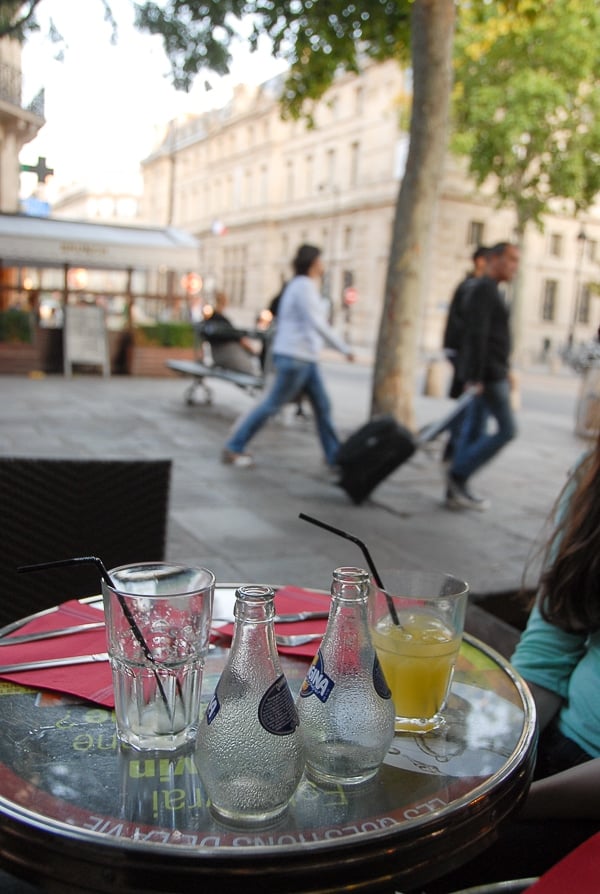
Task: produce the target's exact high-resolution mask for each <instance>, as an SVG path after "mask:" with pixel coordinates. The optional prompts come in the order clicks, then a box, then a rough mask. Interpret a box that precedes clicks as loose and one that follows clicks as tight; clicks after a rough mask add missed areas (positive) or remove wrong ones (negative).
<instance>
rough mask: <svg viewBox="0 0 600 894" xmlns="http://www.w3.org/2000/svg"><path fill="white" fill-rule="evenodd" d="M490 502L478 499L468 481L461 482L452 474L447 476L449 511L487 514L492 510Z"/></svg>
mask: <svg viewBox="0 0 600 894" xmlns="http://www.w3.org/2000/svg"><path fill="white" fill-rule="evenodd" d="M490 505H491V504H490V501H489V500H484V499H483V497H478V496H477V495H476V494H474V493H473V491H471V490H469V488H468V487H467V483H466V481H460V480H459V479H458V478H455V477H454V475H452V474H451V473H450V472H449V473H448V475H447V476H446V507H447V508H448V509H476V510H477V511H478V512H485V510H486V509H489V508H490Z"/></svg>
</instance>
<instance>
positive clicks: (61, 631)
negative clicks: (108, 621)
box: [0, 621, 104, 646]
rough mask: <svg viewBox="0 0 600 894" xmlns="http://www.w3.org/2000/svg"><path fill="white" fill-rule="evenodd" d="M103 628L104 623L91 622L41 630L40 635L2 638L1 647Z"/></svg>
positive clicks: (26, 634)
mask: <svg viewBox="0 0 600 894" xmlns="http://www.w3.org/2000/svg"><path fill="white" fill-rule="evenodd" d="M101 627H104V621H91V622H90V623H89V624H75V625H73V626H71V627H58V628H57V629H56V630H40V631H39V632H38V633H23V634H21V636H6V637H0V646H18V645H19V644H20V643H33V642H35V641H36V640H40V639H52V638H53V637H55V636H69V635H70V634H71V633H83V632H84V631H85V630H99V629H100V628H101Z"/></svg>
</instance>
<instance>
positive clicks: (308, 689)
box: [296, 567, 395, 785]
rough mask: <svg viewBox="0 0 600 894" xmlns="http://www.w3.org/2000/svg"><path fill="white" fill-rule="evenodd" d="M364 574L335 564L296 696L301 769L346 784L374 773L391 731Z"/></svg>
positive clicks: (391, 716) (389, 701) (391, 710)
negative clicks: (324, 615) (320, 633)
mask: <svg viewBox="0 0 600 894" xmlns="http://www.w3.org/2000/svg"><path fill="white" fill-rule="evenodd" d="M368 595H369V575H368V573H367V572H366V571H365V570H364V569H362V568H354V567H343V568H337V569H336V570H335V571H334V573H333V583H332V586H331V607H330V611H329V620H328V622H327V629H326V631H325V635H324V637H323V640H322V642H321V646H320V648H319V650H318V652H317V654H316V655H315V657H314V659H313V662H312V664H311V666H310V668H309V670H308V672H307V674H306V677H305V679H304V682H303V683H302V687H301V689H300V693H299V695H298V698H297V700H296V705H297V707H298V714H299V717H300V730H301V732H302V738H303V741H304V746H305V749H306V773H307V776H308V777H309V778H311V779H314V780H315V781H317V782H319V781H321V782H323V781H324V782H331V783H340V784H346V785H351V784H355V783H360V782H364V781H365V780H367V779H371V778H372V777H373V776H375V774H376V773H377V771H378V769H379V767H380V765H381V764H382V762H383V759H384V758H385V755H386V754H387V751H388V748H389V746H390V744H391V742H392V739H393V738H394V714H395V712H394V703H393V701H392V697H391V692H390V689H389V687H388V685H387V683H386V681H385V677H384V676H383V672H382V670H381V667H380V665H379V660H378V658H377V654H376V652H375V649H374V646H373V643H372V640H371V634H370V631H369V623H368V614H367V601H368Z"/></svg>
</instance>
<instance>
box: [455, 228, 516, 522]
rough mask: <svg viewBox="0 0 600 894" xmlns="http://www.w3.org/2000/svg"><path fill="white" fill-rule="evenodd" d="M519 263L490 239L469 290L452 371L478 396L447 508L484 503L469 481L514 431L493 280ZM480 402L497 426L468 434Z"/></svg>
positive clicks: (505, 330) (512, 249)
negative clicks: (483, 265)
mask: <svg viewBox="0 0 600 894" xmlns="http://www.w3.org/2000/svg"><path fill="white" fill-rule="evenodd" d="M518 266H519V250H518V248H517V246H516V245H512V244H511V243H509V242H499V243H498V244H497V245H494V246H493V247H492V248H491V249H490V250H489V254H488V272H487V275H486V276H483V277H481V279H480V280H478V282H477V283H476V284H475V286H474V287H473V289H472V290H471V293H470V296H469V302H468V313H467V314H466V317H465V330H464V335H463V345H462V349H461V352H460V359H459V364H460V369H457V375H458V376H459V377H460V378H461V379H462V381H463V382H464V383H465V388H469V389H470V390H471V391H474V392H475V393H476V395H477V396H476V398H475V400H474V401H473V402H472V404H471V405H470V406H469V410H468V413H467V415H466V418H465V420H464V423H463V426H462V428H461V432H460V435H459V437H458V440H457V443H456V446H455V452H454V458H453V461H452V464H451V466H450V469H449V471H448V475H447V481H446V485H447V486H446V505H447V506H448V507H449V508H451V509H479V510H483V509H487V508H488V506H489V503H488V501H487V500H482V499H481V498H480V497H477V496H476V495H475V494H473V493H472V491H471V490H470V488H469V486H468V481H469V479H470V477H471V475H473V473H474V472H476V471H477V469H479V468H481V466H483V465H484V464H485V463H487V462H489V460H490V459H491V458H492V457H493V456H495V455H496V453H498V451H499V450H501V449H502V447H504V446H505V445H506V444H507V443H508V442H509V441H510V440H512V438H514V437H515V435H516V425H515V420H514V416H513V412H512V407H511V402H510V382H509V357H510V351H511V341H510V326H509V311H508V307H507V306H506V302H505V300H504V298H503V296H502V295H501V293H500V290H499V289H498V284H499V283H501V282H511V280H512V279H513V278H514V276H515V274H516V272H517V268H518ZM479 402H483V404H484V407H485V410H486V411H487V413H488V414H489V415H490V416H492V417H493V418H494V419H495V420H496V425H497V430H496V431H495V432H494V433H493V434H489V433H488V432H487V430H484V431H481V432H480V434H479V436H478V437H477V438H475V440H470V438H469V432H470V431H471V422H472V419H471V417H472V416H474V415H475V414H478V413H479V411H480V409H481V406H480V404H479Z"/></svg>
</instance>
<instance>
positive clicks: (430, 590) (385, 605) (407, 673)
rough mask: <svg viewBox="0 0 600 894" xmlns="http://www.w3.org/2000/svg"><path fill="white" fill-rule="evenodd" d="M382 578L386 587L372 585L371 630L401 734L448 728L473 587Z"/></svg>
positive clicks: (440, 578) (418, 575)
mask: <svg viewBox="0 0 600 894" xmlns="http://www.w3.org/2000/svg"><path fill="white" fill-rule="evenodd" d="M380 575H381V582H382V584H383V587H379V586H377V584H376V583H375V582H374V581H372V582H371V594H370V599H369V617H370V627H371V636H372V639H373V645H374V646H375V650H376V652H377V657H378V658H379V663H380V665H381V669H382V671H383V674H384V676H385V679H386V681H387V684H388V686H389V688H390V689H391V691H392V698H393V700H394V706H395V708H396V730H397V731H399V732H411V733H422V732H429V731H430V730H434V729H437V728H438V727H440V726H442V725H443V723H444V716H443V714H442V711H443V708H444V705H445V703H446V699H447V697H448V693H449V691H450V684H451V683H452V675H453V673H454V665H455V664H456V659H457V656H458V652H459V649H460V644H461V641H462V635H463V630H464V623H465V612H466V608H467V599H468V594H469V585H468V584H466V583H465V582H464V581H462V580H459V579H458V578H456V577H453V576H452V575H451V574H438V573H436V572H427V571H400V570H398V569H384V570H382V571H381V572H380Z"/></svg>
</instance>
